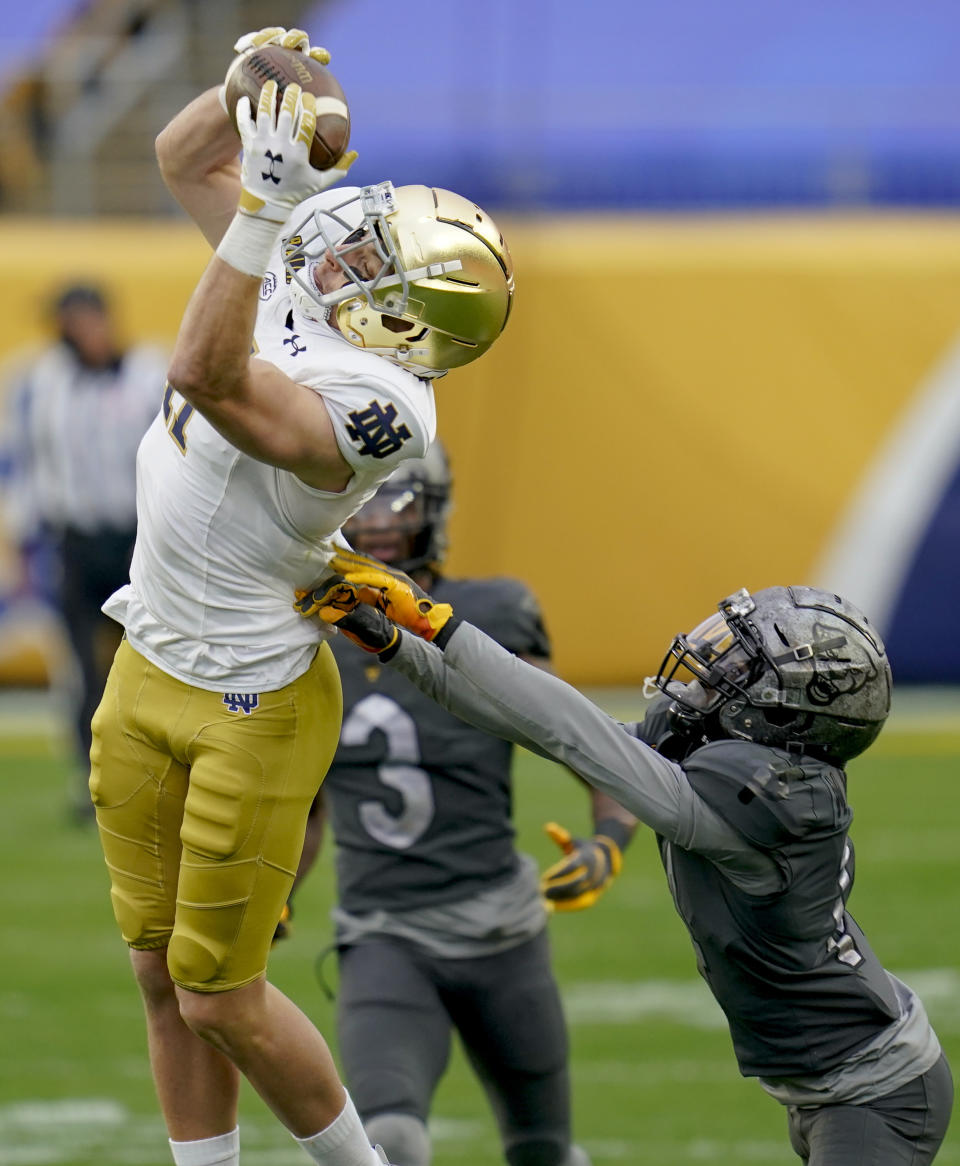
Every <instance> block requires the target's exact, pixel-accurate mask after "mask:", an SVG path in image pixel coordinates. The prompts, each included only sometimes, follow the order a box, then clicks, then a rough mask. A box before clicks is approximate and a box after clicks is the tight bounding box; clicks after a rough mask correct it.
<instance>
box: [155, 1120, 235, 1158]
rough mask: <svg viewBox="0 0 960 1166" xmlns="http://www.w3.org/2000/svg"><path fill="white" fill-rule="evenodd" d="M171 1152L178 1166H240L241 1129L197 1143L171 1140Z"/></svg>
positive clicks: (199, 1140) (203, 1139)
mask: <svg viewBox="0 0 960 1166" xmlns="http://www.w3.org/2000/svg"><path fill="white" fill-rule="evenodd" d="M170 1152H171V1153H172V1154H173V1160H174V1162H175V1163H176V1166H240V1127H239V1126H238V1127H237V1128H236V1129H235V1130H231V1131H230V1133H229V1134H218V1135H217V1136H216V1137H215V1138H200V1139H198V1140H197V1141H195V1142H175V1141H174V1140H173V1138H171V1139H170Z"/></svg>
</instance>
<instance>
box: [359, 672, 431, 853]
mask: <svg viewBox="0 0 960 1166" xmlns="http://www.w3.org/2000/svg"><path fill="white" fill-rule="evenodd" d="M378 729H379V731H380V732H381V733H383V735H384V737H385V738H386V740H387V756H386V759H385V760H384V761H382V762H381V763H380V765H379V766H377V777H378V778H379V779H380V781H381V782H383V784H384V785H385V786H387V787H388V788H389V789H392V790H394V791H395V792H396V793H398V794H399V795H400V812H399V813H394V812H392V811H391V810H390V809H389V808H388V807H387V805H386V804H385V803H384V802H381V801H375V800H374V799H372V798H371V799H369V800H368V801H365V802H361V803H360V808H359V812H360V824H361V825H362V826H363V828H364V830H366V832H367V833H368V834H369V835H370V837H371V838H375V839H376V840H377V841H378V842H380V843H382V844H383V845H384V846H390V847H392V848H393V849H394V850H406V849H408V848H409V847H411V846H413V844H414V843H415V842H416V841H417V839H418V838H422V837H423V835H424V834H425V833H426V831H427V828H428V827H429V825H430V823H431V821H432V820H433V813H434V801H433V787H432V786H431V784H430V777H429V775H428V774H427V773H426V771H425V770H423V769H421V768H420V766H419V765H417V764H416V763H417V762H418V761H420V742H419V739H418V738H417V725H416V722H415V721H414V719H413V717H411V716H410V714H409V713H407V712H405V711H404V710H403V709H402V708H401V707H400V706H399V705H398V704H397V703H396V701H393V700H390V698H389V697H386V696H383V695H382V694H380V693H373V694H372V695H370V696H365V697H364V698H363V700H361V701H359V702H358V703H357V704H355V705H354V707H353V708H352V709H351V711H350V715H349V716H348V717H347V718H346V720H345V721H344V722H343V729H342V731H341V734H340V741H341V743H342V744H343V745H363V744H365V743H366V742H367V741H368V740H369V739H370V736H371V734H372V733H374V732H375V731H376V730H378Z"/></svg>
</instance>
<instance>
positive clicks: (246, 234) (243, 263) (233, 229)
mask: <svg viewBox="0 0 960 1166" xmlns="http://www.w3.org/2000/svg"><path fill="white" fill-rule="evenodd" d="M285 225H286V224H285V223H276V222H274V221H273V220H272V219H260V218H255V217H254V216H253V215H245V214H243V213H242V212H240V211H237V213H236V214H235V215H234V216H233V222H232V223H231V224H230V226H229V227H227V232H226V234H225V235H224V236H223V238H222V239H221V240H220V246H219V247H218V248H217V255H219V257H220V258H221V259H222V260H223V261H224V263H229V264H230V266H231V267H235V268H236V269H237V271H242V272H243V274H244V275H253V276H255V277H256V278H257V279H262V278H263V277H264V275H266V273H267V268H268V267H269V266H270V260H271V259H272V258H273V251H274V248H275V247H276V245H277V241H278V240H279V238H280V235H281V233H282V231H283V228H284V226H285Z"/></svg>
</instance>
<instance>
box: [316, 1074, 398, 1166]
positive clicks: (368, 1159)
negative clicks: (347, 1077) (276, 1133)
mask: <svg viewBox="0 0 960 1166" xmlns="http://www.w3.org/2000/svg"><path fill="white" fill-rule="evenodd" d="M344 1093H345V1094H346V1098H347V1100H346V1102H345V1104H344V1107H343V1109H342V1110H341V1111H340V1114H339V1116H338V1117H336V1118H335V1119H334V1120H333V1121H332V1122H331V1123H330V1124H329V1125H328V1126H327V1128H326V1129H325V1130H321V1131H320V1133H318V1134H314V1135H313V1136H312V1137H309V1138H296V1139H295V1140H296V1142H297V1143H298V1144H299V1145H301V1146H303V1148H304V1150H306V1152H307V1153H308V1154H309V1155H310V1157H311V1158H312V1159H313V1160H314V1162H319V1163H320V1164H321V1166H381V1159H380V1157H379V1156H378V1155H377V1153H376V1151H375V1150H374V1148H373V1146H371V1145H370V1142H369V1140H368V1138H367V1135H366V1134H365V1133H364V1132H363V1126H362V1125H361V1124H360V1115H359V1114H358V1113H357V1111H356V1109H355V1108H354V1104H353V1102H352V1101H351V1100H350V1094H349V1093H347V1092H346V1090H344Z"/></svg>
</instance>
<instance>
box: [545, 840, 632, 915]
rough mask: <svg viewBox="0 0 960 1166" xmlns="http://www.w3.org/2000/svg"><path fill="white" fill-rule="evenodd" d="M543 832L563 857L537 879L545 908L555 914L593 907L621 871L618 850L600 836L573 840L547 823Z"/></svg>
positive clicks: (617, 847)
mask: <svg viewBox="0 0 960 1166" xmlns="http://www.w3.org/2000/svg"><path fill="white" fill-rule="evenodd" d="M598 825H599V823H598ZM543 829H544V831H545V832H546V833H547V834H549V836H550V837H551V838H552V839H553V841H554V842H556V844H557V845H558V846H559V847H560V849H561V850H562V851H563V853H564V857H563V858H561V859H560V861H559V862H555V863H554V864H553V866H551V867H548V868H547V870H545V871H544V872H543V874H542V875H541V876H540V891H541V893H542V895H543V897H544V899H545V901H546V904H547V907H548V908H549V909H550V910H554V911H582V910H584V909H585V908H586V907H592V906H593V904H594V903H595V902H596V901H597V899H599V898H600V896H601V895H602V894H603V892H604V891H605V890H606V889H607V887H608V886H609V885H610V884H611V883H612V882H613V880H614V879H615V878H616V877H617V875H618V874H619V873H620V870H621V868H622V867H623V854H622V852H621V849H620V846H619V845H618V844H617V843H616V842H615V841H614V840H613V839H612V838H609V837H607V835H605V834H601V833H596V834H594V835H593V837H592V838H574V837H573V835H572V834H571V833H570V831H569V830H566V829H565V828H564V827H563V826H560V825H558V824H557V823H556V822H547V823H546V825H545V826H544V827H543Z"/></svg>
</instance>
